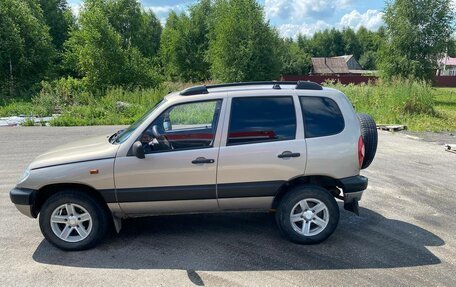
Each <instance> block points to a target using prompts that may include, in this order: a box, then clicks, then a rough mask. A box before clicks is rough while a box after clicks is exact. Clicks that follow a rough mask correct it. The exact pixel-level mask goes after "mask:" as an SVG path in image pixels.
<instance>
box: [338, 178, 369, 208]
mask: <svg viewBox="0 0 456 287" xmlns="http://www.w3.org/2000/svg"><path fill="white" fill-rule="evenodd" d="M339 181H340V183H341V185H342V186H341V187H342V190H343V191H344V208H345V209H346V210H348V211H351V212H354V213H356V214H357V215H359V205H358V201H360V200H361V198H362V196H363V192H364V190H365V189H366V188H367V185H368V179H367V177H364V176H361V175H358V176H352V177H347V178H343V179H340V180H339Z"/></svg>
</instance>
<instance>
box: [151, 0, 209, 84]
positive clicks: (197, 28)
mask: <svg viewBox="0 0 456 287" xmlns="http://www.w3.org/2000/svg"><path fill="white" fill-rule="evenodd" d="M211 11H212V6H211V1H210V0H203V1H199V2H198V3H197V4H195V5H193V6H191V7H190V9H189V12H190V13H189V15H188V16H187V15H186V14H183V13H182V14H180V15H178V14H176V13H175V12H173V11H172V12H170V14H169V15H168V20H167V22H166V26H165V28H164V30H163V34H162V39H161V46H160V55H161V60H162V64H163V66H164V73H165V75H166V76H167V77H168V78H170V79H177V80H181V81H204V80H207V79H208V78H209V77H210V64H209V62H208V61H207V56H206V54H207V50H208V47H209V38H208V35H209V19H210V14H211Z"/></svg>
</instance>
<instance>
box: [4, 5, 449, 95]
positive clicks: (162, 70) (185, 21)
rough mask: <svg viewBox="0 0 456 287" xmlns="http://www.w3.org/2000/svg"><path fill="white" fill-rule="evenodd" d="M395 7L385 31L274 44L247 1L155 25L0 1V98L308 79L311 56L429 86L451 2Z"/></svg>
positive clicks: (97, 10) (275, 38) (97, 11)
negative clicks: (48, 85) (49, 87)
mask: <svg viewBox="0 0 456 287" xmlns="http://www.w3.org/2000/svg"><path fill="white" fill-rule="evenodd" d="M418 2H419V3H417V1H415V0H396V1H392V2H389V3H388V5H387V8H386V10H385V12H386V14H385V24H386V25H385V27H382V28H380V29H378V31H369V30H367V29H366V28H363V27H361V28H360V29H358V30H357V31H355V30H353V29H351V28H344V29H342V30H338V29H327V30H324V31H320V32H317V33H315V34H314V35H313V36H312V37H306V36H303V35H299V36H298V37H297V39H289V38H282V37H280V36H279V34H278V32H277V30H276V29H275V28H274V27H272V26H271V24H270V23H269V22H268V21H267V20H266V19H265V16H264V11H263V7H262V6H261V5H260V4H258V3H257V2H256V1H254V0H200V1H198V2H197V3H196V4H194V5H191V6H190V7H189V9H188V11H187V12H186V13H176V12H174V11H171V12H170V13H169V15H168V18H167V19H166V23H165V24H164V25H162V24H161V23H160V20H159V19H158V18H157V16H156V15H155V14H154V13H153V12H152V11H149V10H145V9H144V8H143V7H142V6H141V4H140V2H139V1H138V0H85V1H84V2H83V6H82V8H81V10H80V12H79V15H78V17H76V16H75V15H73V13H72V12H71V9H70V8H69V6H68V3H67V2H66V0H2V1H1V2H0V95H1V96H2V97H3V98H5V97H17V96H22V97H27V96H30V95H33V94H34V93H36V92H37V91H39V89H40V88H41V86H42V84H41V83H42V82H43V81H47V82H52V81H55V80H57V79H69V80H70V81H75V79H76V80H77V81H78V83H79V84H80V85H81V86H83V87H84V88H86V89H88V90H89V91H91V92H94V93H95V92H99V91H103V90H104V89H106V88H108V87H111V86H120V87H124V88H137V87H143V88H146V87H156V86H157V85H159V84H160V83H161V82H163V81H182V82H201V81H208V80H216V81H224V82H232V81H256V80H272V79H277V78H279V77H280V75H283V74H308V73H309V72H310V69H311V61H310V59H311V57H332V56H341V55H346V54H352V55H354V57H355V58H356V59H357V60H359V62H360V64H361V65H362V66H363V68H364V69H367V70H375V69H380V70H382V71H383V72H385V76H386V77H392V76H404V77H409V76H413V77H417V78H424V79H430V77H431V76H432V72H433V69H435V65H436V63H437V60H438V57H441V56H442V55H443V52H448V53H449V54H450V55H453V56H456V45H455V41H454V39H453V38H452V33H453V31H454V12H453V10H452V9H451V8H452V7H451V4H450V0H423V1H418Z"/></svg>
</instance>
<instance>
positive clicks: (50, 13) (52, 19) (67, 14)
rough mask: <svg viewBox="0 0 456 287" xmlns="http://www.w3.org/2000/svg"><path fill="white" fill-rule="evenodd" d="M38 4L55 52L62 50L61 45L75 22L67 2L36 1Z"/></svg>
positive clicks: (59, 0)
mask: <svg viewBox="0 0 456 287" xmlns="http://www.w3.org/2000/svg"><path fill="white" fill-rule="evenodd" d="M38 3H39V5H40V6H41V9H42V10H43V16H44V20H45V21H46V24H47V25H48V26H49V33H50V34H51V37H52V43H53V44H54V46H55V48H56V49H57V50H59V51H60V50H63V43H64V42H65V41H66V40H67V39H68V36H69V33H70V30H71V29H72V27H74V25H75V21H76V20H75V18H74V15H73V13H72V12H71V9H70V7H69V6H68V3H67V1H66V0H38Z"/></svg>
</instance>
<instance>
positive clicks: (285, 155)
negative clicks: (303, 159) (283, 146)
mask: <svg viewBox="0 0 456 287" xmlns="http://www.w3.org/2000/svg"><path fill="white" fill-rule="evenodd" d="M300 156H301V154H300V153H299V152H291V151H284V152H283V153H281V154H279V155H278V156H277V157H278V158H290V157H300Z"/></svg>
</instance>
